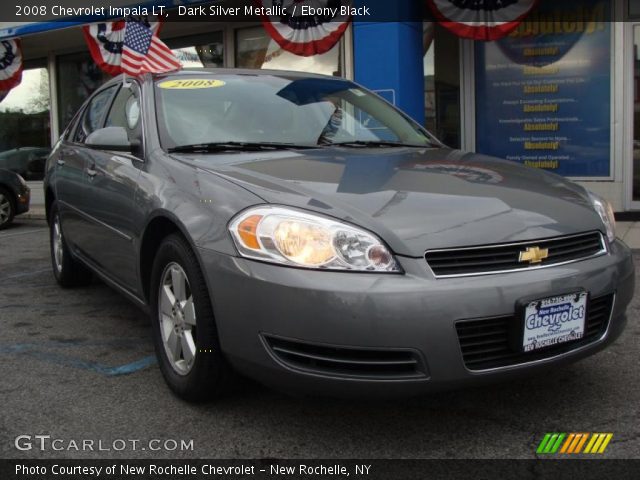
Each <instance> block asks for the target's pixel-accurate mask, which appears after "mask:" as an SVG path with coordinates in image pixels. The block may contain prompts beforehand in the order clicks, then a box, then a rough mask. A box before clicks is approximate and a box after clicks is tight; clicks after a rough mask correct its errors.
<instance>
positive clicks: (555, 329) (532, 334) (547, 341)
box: [522, 292, 588, 352]
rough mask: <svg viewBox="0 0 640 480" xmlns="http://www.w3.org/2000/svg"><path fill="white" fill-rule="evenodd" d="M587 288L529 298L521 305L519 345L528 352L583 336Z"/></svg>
mask: <svg viewBox="0 0 640 480" xmlns="http://www.w3.org/2000/svg"><path fill="white" fill-rule="evenodd" d="M587 298H588V295H587V292H577V293H571V294H567V295H560V296H557V297H549V298H543V299H541V300H536V301H533V302H529V303H528V304H527V305H526V307H525V309H524V328H523V330H524V335H523V339H522V349H523V351H525V352H532V351H534V350H539V349H541V348H546V347H551V346H553V345H558V344H560V343H565V342H571V341H573V340H579V339H581V338H582V337H583V336H584V325H585V319H586V318H587Z"/></svg>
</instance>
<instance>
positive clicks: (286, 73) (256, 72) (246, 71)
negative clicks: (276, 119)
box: [104, 67, 345, 86]
mask: <svg viewBox="0 0 640 480" xmlns="http://www.w3.org/2000/svg"><path fill="white" fill-rule="evenodd" d="M202 74H207V75H239V76H240V75H252V76H265V77H266V76H276V77H287V78H296V79H304V78H318V79H320V78H321V79H324V80H341V81H345V79H344V78H342V77H335V76H330V75H321V74H318V73H308V72H296V71H292V70H261V69H250V68H193V67H190V68H183V69H182V70H178V71H175V72H165V73H154V74H145V75H144V76H143V77H142V78H143V79H144V78H149V76H151V78H152V79H154V80H155V79H161V78H166V77H168V76H172V77H173V76H185V77H187V76H190V75H202ZM119 82H122V75H118V76H117V77H114V78H112V79H111V80H110V81H109V82H107V83H105V84H104V85H105V86H106V85H112V84H114V83H119Z"/></svg>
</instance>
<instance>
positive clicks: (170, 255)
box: [150, 234, 232, 402]
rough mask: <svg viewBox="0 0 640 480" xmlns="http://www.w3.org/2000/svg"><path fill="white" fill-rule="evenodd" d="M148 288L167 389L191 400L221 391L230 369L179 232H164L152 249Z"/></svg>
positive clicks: (190, 255)
mask: <svg viewBox="0 0 640 480" xmlns="http://www.w3.org/2000/svg"><path fill="white" fill-rule="evenodd" d="M150 292H151V294H150V297H151V298H150V302H151V305H150V306H151V315H152V328H153V336H154V345H155V350H156V355H157V357H158V363H159V365H160V370H161V372H162V375H163V377H164V379H165V381H166V382H167V384H168V385H169V388H171V390H172V391H173V392H174V393H175V394H176V395H178V396H179V397H180V398H182V399H184V400H188V401H191V402H203V401H208V400H212V399H214V398H215V397H217V396H220V395H222V394H224V393H226V391H227V389H228V388H229V385H230V381H231V378H232V374H231V368H230V367H229V365H228V363H227V361H226V359H225V358H224V356H223V355H222V351H221V349H220V342H219V339H218V332H217V329H216V324H215V319H214V316H213V307H212V304H211V299H210V297H209V292H208V290H207V286H206V283H205V280H204V276H203V274H202V270H201V269H200V265H199V263H198V260H197V258H196V256H195V254H194V253H193V250H192V249H191V247H190V246H189V244H188V243H187V242H186V241H185V240H184V238H183V237H182V236H180V235H177V234H173V235H170V236H168V237H167V238H166V239H165V240H164V241H163V242H162V244H161V245H160V247H159V248H158V252H157V254H156V257H155V260H154V263H153V269H152V273H151V285H150Z"/></svg>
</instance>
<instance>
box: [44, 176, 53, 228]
mask: <svg viewBox="0 0 640 480" xmlns="http://www.w3.org/2000/svg"><path fill="white" fill-rule="evenodd" d="M55 200H56V196H55V194H54V193H53V188H51V185H47V188H46V190H45V191H44V212H45V216H46V220H47V224H48V223H49V217H50V216H51V206H52V205H53V202H55Z"/></svg>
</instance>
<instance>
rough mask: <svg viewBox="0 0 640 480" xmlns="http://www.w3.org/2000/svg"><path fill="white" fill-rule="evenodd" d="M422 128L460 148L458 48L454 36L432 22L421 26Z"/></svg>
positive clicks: (447, 143) (448, 143) (446, 142)
mask: <svg viewBox="0 0 640 480" xmlns="http://www.w3.org/2000/svg"><path fill="white" fill-rule="evenodd" d="M423 46H424V58H423V64H424V98H425V119H426V122H425V127H426V128H427V129H428V130H429V131H430V132H432V133H433V134H434V135H435V136H436V137H438V139H439V140H441V141H442V142H444V143H445V144H446V145H448V146H450V147H453V148H460V49H459V43H458V38H457V37H455V36H454V35H453V34H452V33H450V32H448V31H447V30H445V29H444V28H443V27H441V26H439V25H436V24H434V23H433V22H425V23H424V27H423Z"/></svg>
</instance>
